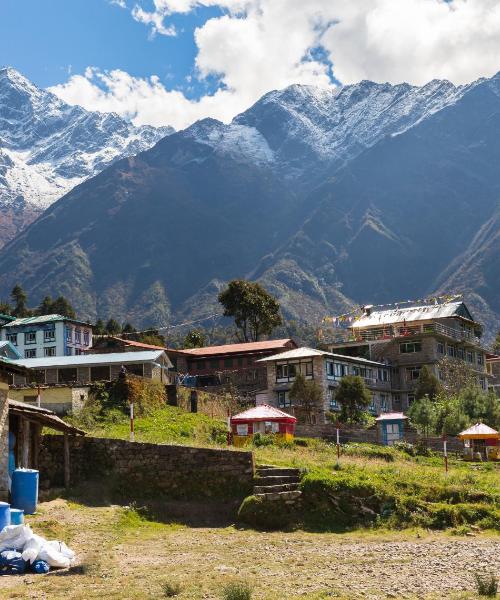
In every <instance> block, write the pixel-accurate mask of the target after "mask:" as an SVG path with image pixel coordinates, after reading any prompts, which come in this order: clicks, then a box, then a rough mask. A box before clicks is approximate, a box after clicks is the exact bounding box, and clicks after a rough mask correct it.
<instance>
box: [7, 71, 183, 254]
mask: <svg viewBox="0 0 500 600" xmlns="http://www.w3.org/2000/svg"><path fill="white" fill-rule="evenodd" d="M172 131H173V130H172V129H171V128H168V127H163V128H155V127H151V126H142V127H135V126H133V125H132V124H131V123H129V122H127V121H125V120H124V119H122V118H121V117H119V116H118V115H116V114H112V113H111V114H109V113H108V114H104V113H99V112H89V111H87V110H84V109H83V108H81V107H79V106H70V105H68V104H66V103H64V102H63V101H61V100H60V99H59V98H58V97H57V96H55V95H54V94H52V93H50V92H47V91H46V90H42V89H40V88H38V87H37V86H35V85H33V84H32V83H31V82H30V81H28V79H26V78H25V77H23V76H22V75H21V74H20V73H18V72H17V71H16V70H15V69H12V68H8V67H7V68H4V69H0V212H1V213H2V214H3V216H4V218H5V221H6V223H8V224H9V223H10V224H11V225H12V227H11V229H10V231H7V232H6V231H5V230H4V231H3V232H2V233H0V244H1V242H2V240H3V241H5V240H6V238H9V237H10V236H11V235H12V234H13V233H15V229H16V226H15V222H18V223H19V224H20V225H22V224H24V223H25V222H26V221H30V220H32V218H33V216H34V215H36V214H38V213H39V212H41V211H42V210H43V209H45V208H47V207H48V206H50V204H52V203H53V202H54V201H55V200H57V199H58V198H60V197H61V196H63V195H64V194H65V193H67V192H68V191H69V190H71V189H72V188H73V187H75V185H77V184H79V183H81V182H82V181H84V180H85V179H88V178H89V177H92V176H93V175H96V174H97V173H99V172H100V171H102V170H103V169H104V168H106V167H107V166H108V165H110V164H111V163H112V162H114V161H116V160H117V159H120V158H123V157H125V156H131V155H133V154H138V153H139V152H141V151H143V150H146V149H148V148H150V147H151V146H152V145H154V144H155V143H156V142H157V141H158V140H159V139H160V138H162V137H164V136H165V135H168V134H169V133H172Z"/></svg>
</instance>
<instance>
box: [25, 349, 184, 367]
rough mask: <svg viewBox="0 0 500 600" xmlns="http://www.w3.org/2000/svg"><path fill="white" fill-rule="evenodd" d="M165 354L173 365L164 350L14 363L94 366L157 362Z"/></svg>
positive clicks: (26, 360)
mask: <svg viewBox="0 0 500 600" xmlns="http://www.w3.org/2000/svg"><path fill="white" fill-rule="evenodd" d="M162 356H164V358H165V360H166V362H167V365H168V367H169V368H171V367H172V366H173V365H172V363H171V362H170V359H169V358H168V356H167V355H166V354H165V352H164V351H163V350H156V351H147V352H116V353H113V352H112V353H109V354H81V355H80V356H45V357H42V358H23V359H21V360H16V361H13V364H16V365H19V366H23V367H27V368H29V369H50V368H56V367H83V366H85V367H93V366H99V365H108V364H119V365H126V364H131V363H141V362H142V363H144V362H157V361H158V360H159V359H160V358H161V357H162Z"/></svg>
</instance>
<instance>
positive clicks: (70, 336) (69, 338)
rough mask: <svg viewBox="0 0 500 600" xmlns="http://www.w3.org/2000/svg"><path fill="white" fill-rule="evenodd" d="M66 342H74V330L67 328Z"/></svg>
mask: <svg viewBox="0 0 500 600" xmlns="http://www.w3.org/2000/svg"><path fill="white" fill-rule="evenodd" d="M66 341H67V342H72V341H73V328H72V327H66Z"/></svg>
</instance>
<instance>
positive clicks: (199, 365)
mask: <svg viewBox="0 0 500 600" xmlns="http://www.w3.org/2000/svg"><path fill="white" fill-rule="evenodd" d="M195 365H196V368H197V369H198V371H203V369H204V368H205V361H204V360H199V361H198V362H196V363H195Z"/></svg>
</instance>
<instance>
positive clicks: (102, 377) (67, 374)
mask: <svg viewBox="0 0 500 600" xmlns="http://www.w3.org/2000/svg"><path fill="white" fill-rule="evenodd" d="M126 369H127V373H129V374H132V375H139V376H141V377H143V376H144V365H143V364H135V365H127V366H126ZM54 371H55V369H54V370H51V369H49V370H48V373H51V372H52V373H53V372H54ZM30 375H31V376H32V377H33V379H34V381H33V383H46V379H47V376H46V371H45V370H43V369H42V370H36V371H33V372H31V373H30ZM87 377H88V375H85V376H84V377H81V380H84V379H86V378H87ZM51 379H52V378H51ZM56 379H57V383H75V382H77V381H79V380H80V379H79V377H78V369H77V368H76V367H65V368H61V369H57V376H56ZM110 379H111V369H110V367H109V365H106V366H100V367H90V381H109V380H110ZM52 382H53V379H52Z"/></svg>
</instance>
